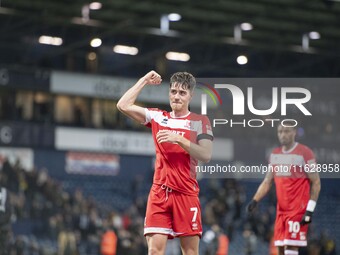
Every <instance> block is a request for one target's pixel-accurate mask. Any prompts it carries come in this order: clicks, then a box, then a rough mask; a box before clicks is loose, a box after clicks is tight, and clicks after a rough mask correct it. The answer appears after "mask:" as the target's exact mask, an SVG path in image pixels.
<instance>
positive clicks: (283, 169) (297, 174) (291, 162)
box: [269, 143, 316, 246]
mask: <svg viewBox="0 0 340 255" xmlns="http://www.w3.org/2000/svg"><path fill="white" fill-rule="evenodd" d="M269 163H270V165H271V167H272V168H273V169H274V181H275V185H276V195H277V213H276V221H275V232H274V240H275V242H274V243H275V245H276V246H284V245H292V246H307V231H308V225H304V226H300V223H299V222H300V221H301V219H302V216H303V215H304V213H305V211H306V207H307V204H308V201H309V199H310V182H309V179H308V176H307V174H306V172H305V168H306V165H313V164H315V163H316V161H315V157H314V154H313V152H312V150H311V149H309V148H308V147H307V146H305V145H302V144H299V143H295V145H294V146H293V148H292V149H290V150H289V151H283V149H282V147H279V148H275V149H274V150H273V151H272V153H271V155H270V160H269ZM287 169H288V171H287Z"/></svg>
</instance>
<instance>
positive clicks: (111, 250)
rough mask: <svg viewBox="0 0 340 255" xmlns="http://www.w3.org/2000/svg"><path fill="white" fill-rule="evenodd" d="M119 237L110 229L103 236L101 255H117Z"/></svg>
mask: <svg viewBox="0 0 340 255" xmlns="http://www.w3.org/2000/svg"><path fill="white" fill-rule="evenodd" d="M116 252H117V235H116V233H115V232H114V231H113V229H108V230H107V231H106V232H105V233H104V235H103V236H102V239H101V243H100V254H101V255H116V254H117V253H116Z"/></svg>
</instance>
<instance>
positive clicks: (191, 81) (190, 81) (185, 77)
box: [170, 72, 196, 92]
mask: <svg viewBox="0 0 340 255" xmlns="http://www.w3.org/2000/svg"><path fill="white" fill-rule="evenodd" d="M174 83H178V84H180V85H181V87H182V88H183V89H188V90H190V91H191V92H192V91H193V90H194V88H195V86H196V79H195V77H194V76H193V75H192V74H191V73H187V72H177V73H174V74H173V75H172V76H171V78H170V88H171V85H172V84H174Z"/></svg>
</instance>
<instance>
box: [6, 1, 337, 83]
mask: <svg viewBox="0 0 340 255" xmlns="http://www.w3.org/2000/svg"><path fill="white" fill-rule="evenodd" d="M100 3H101V6H100V5H98V4H97V5H96V4H92V5H91V2H88V1H79V0H78V1H76V0H74V1H73V0H49V1H46V0H32V1H26V0H1V1H0V6H1V7H0V32H1V36H0V38H1V39H0V64H10V65H13V64H19V65H25V66H26V65H27V66H38V67H45V68H46V67H47V68H54V69H66V70H73V71H92V72H98V73H106V74H120V75H126V76H138V75H141V74H143V73H145V72H146V71H148V70H150V69H156V70H158V71H159V72H161V73H163V74H165V75H167V74H169V73H171V72H173V71H177V70H183V69H185V70H189V71H191V72H193V73H195V74H196V75H201V76H276V77H277V76H323V77H335V76H339V75H340V28H339V27H340V2H338V1H328V0H327V1H325V0H324V1H321V0H310V1H306V0H211V1H207V0H157V1H156V0H146V1H136V0H100ZM100 7H101V8H100ZM98 8H99V9H98ZM95 9H97V10H95ZM170 13H177V14H179V15H180V20H179V21H171V19H176V18H179V17H178V16H177V17H176V16H170V17H169V16H168V14H170ZM162 17H163V18H162ZM243 23H249V24H243ZM161 24H162V26H161ZM241 24H243V25H241ZM251 27H252V29H251ZM250 29H251V30H250ZM247 30H248V31H247ZM311 32H313V33H311ZM42 35H46V36H52V37H54V38H52V39H51V38H41V36H42ZM39 38H40V43H39ZM58 38H60V39H61V40H62V42H61V41H60V39H58ZM93 38H100V39H101V41H102V44H101V46H99V47H97V48H93V47H91V46H90V42H91V40H92V39H93ZM303 38H304V39H303ZM44 40H45V41H44ZM51 40H52V41H51ZM53 40H54V41H53ZM44 42H45V43H55V44H60V43H61V45H60V46H52V45H46V44H41V43H44ZM97 43H98V41H97ZM99 44H100V43H99ZM115 45H127V46H133V47H135V48H137V50H138V54H137V55H134V56H130V55H122V54H117V53H115V52H113V47H114V46H115ZM169 51H171V52H181V53H187V54H188V55H189V56H190V60H189V61H187V62H179V61H172V60H167V59H166V57H165V56H166V53H167V52H169ZM91 52H94V53H95V54H92V55H91V54H90V55H89V53H91ZM239 55H245V56H246V57H247V58H248V63H247V64H245V65H239V64H238V63H237V62H236V59H237V57H238V56H239ZM89 59H92V60H89Z"/></svg>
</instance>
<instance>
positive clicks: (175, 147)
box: [117, 71, 213, 255]
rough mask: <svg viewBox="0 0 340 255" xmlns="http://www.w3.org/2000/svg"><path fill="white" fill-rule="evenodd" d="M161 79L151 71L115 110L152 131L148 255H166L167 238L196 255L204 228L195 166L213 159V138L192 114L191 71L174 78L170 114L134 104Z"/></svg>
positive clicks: (204, 123) (205, 124) (203, 122)
mask: <svg viewBox="0 0 340 255" xmlns="http://www.w3.org/2000/svg"><path fill="white" fill-rule="evenodd" d="M161 81H162V79H161V77H160V75H159V74H158V73H156V72H155V71H151V72H149V73H147V74H146V75H145V76H144V77H142V78H141V79H139V81H138V82H137V83H136V84H135V85H134V86H133V87H132V88H130V89H129V90H128V91H127V92H126V93H125V94H124V95H123V96H122V98H121V99H120V100H119V102H118V104H117V108H118V109H119V110H120V111H121V112H123V113H124V114H126V115H127V116H129V117H130V118H132V119H134V120H136V121H138V122H140V123H143V124H144V125H147V126H148V127H151V129H152V136H153V140H154V143H155V148H156V162H155V173H154V178H153V185H152V187H151V191H150V194H149V198H148V204H147V209H146V217H145V224H144V235H145V236H146V240H147V243H148V250H149V252H148V254H149V255H150V254H152V255H156V254H164V253H165V247H166V242H167V239H168V238H174V237H179V238H180V243H181V249H182V252H183V254H184V255H197V254H198V246H199V238H200V237H201V235H202V224H201V207H200V202H199V199H198V193H199V187H198V182H197V180H196V172H195V166H196V165H197V161H198V160H200V161H203V162H208V161H209V160H210V158H211V153H212V140H213V134H212V131H211V125H210V122H209V119H208V118H207V117H206V116H202V115H198V114H195V113H191V112H190V111H189V103H190V101H191V99H192V96H193V90H194V87H195V85H196V81H195V78H194V77H193V76H192V75H191V74H189V73H186V72H179V73H175V74H174V75H173V76H172V77H171V79H170V90H169V101H170V106H171V109H172V111H171V112H167V111H163V110H159V109H147V108H142V107H140V106H137V105H135V101H136V99H137V96H138V95H139V93H140V92H141V91H142V89H143V88H144V86H146V85H148V84H149V85H158V84H160V83H161Z"/></svg>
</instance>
